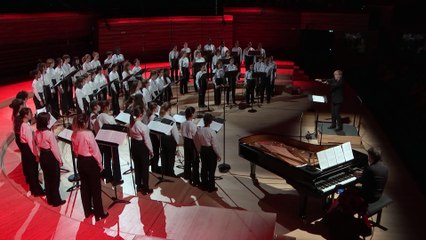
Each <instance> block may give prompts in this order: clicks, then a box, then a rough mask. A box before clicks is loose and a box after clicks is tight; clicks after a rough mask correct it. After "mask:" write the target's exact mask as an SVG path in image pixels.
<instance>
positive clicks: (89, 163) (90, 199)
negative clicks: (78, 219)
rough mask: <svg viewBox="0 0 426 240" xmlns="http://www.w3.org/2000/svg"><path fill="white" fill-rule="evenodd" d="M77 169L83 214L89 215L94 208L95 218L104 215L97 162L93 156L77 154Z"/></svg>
mask: <svg viewBox="0 0 426 240" xmlns="http://www.w3.org/2000/svg"><path fill="white" fill-rule="evenodd" d="M77 169H78V173H79V175H80V181H81V187H80V194H81V201H82V202H83V209H84V215H85V216H89V215H90V214H91V212H92V208H93V210H94V214H95V217H96V218H100V217H102V216H103V215H104V207H103V205H102V196H101V173H100V168H99V166H98V163H97V162H96V160H95V158H93V157H85V156H80V155H79V156H78V157H77Z"/></svg>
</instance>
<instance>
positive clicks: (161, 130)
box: [148, 117, 174, 186]
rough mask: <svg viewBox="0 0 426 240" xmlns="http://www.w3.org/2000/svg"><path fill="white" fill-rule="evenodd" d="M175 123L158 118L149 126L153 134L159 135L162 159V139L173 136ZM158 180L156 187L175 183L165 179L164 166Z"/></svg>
mask: <svg viewBox="0 0 426 240" xmlns="http://www.w3.org/2000/svg"><path fill="white" fill-rule="evenodd" d="M173 123H174V122H173V121H171V120H169V119H164V118H159V117H157V118H154V120H152V121H151V122H149V124H148V128H149V129H150V130H151V131H152V133H154V134H155V135H157V136H158V138H159V139H160V149H159V150H160V158H161V151H163V148H162V147H161V137H162V136H166V135H170V134H171V129H172V125H173ZM154 176H155V175H154ZM156 178H157V179H158V182H157V183H156V184H155V186H157V185H158V184H160V183H162V182H174V181H172V180H169V179H166V178H164V166H163V164H161V176H159V177H156Z"/></svg>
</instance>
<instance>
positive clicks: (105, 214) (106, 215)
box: [96, 212, 109, 221]
mask: <svg viewBox="0 0 426 240" xmlns="http://www.w3.org/2000/svg"><path fill="white" fill-rule="evenodd" d="M108 216H109V213H108V212H106V213H104V214H103V215H102V216H100V217H96V221H99V220H101V219H104V218H106V217H108Z"/></svg>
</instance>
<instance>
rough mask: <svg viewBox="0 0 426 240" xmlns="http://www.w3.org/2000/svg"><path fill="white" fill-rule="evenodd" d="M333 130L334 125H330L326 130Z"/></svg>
mask: <svg viewBox="0 0 426 240" xmlns="http://www.w3.org/2000/svg"><path fill="white" fill-rule="evenodd" d="M333 128H336V125H334V124H332V125H330V126H329V127H328V129H333Z"/></svg>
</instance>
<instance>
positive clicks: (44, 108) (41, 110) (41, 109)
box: [36, 107, 47, 115]
mask: <svg viewBox="0 0 426 240" xmlns="http://www.w3.org/2000/svg"><path fill="white" fill-rule="evenodd" d="M42 112H47V111H46V107H42V108H40V109H36V115H38V114H39V113H42Z"/></svg>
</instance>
